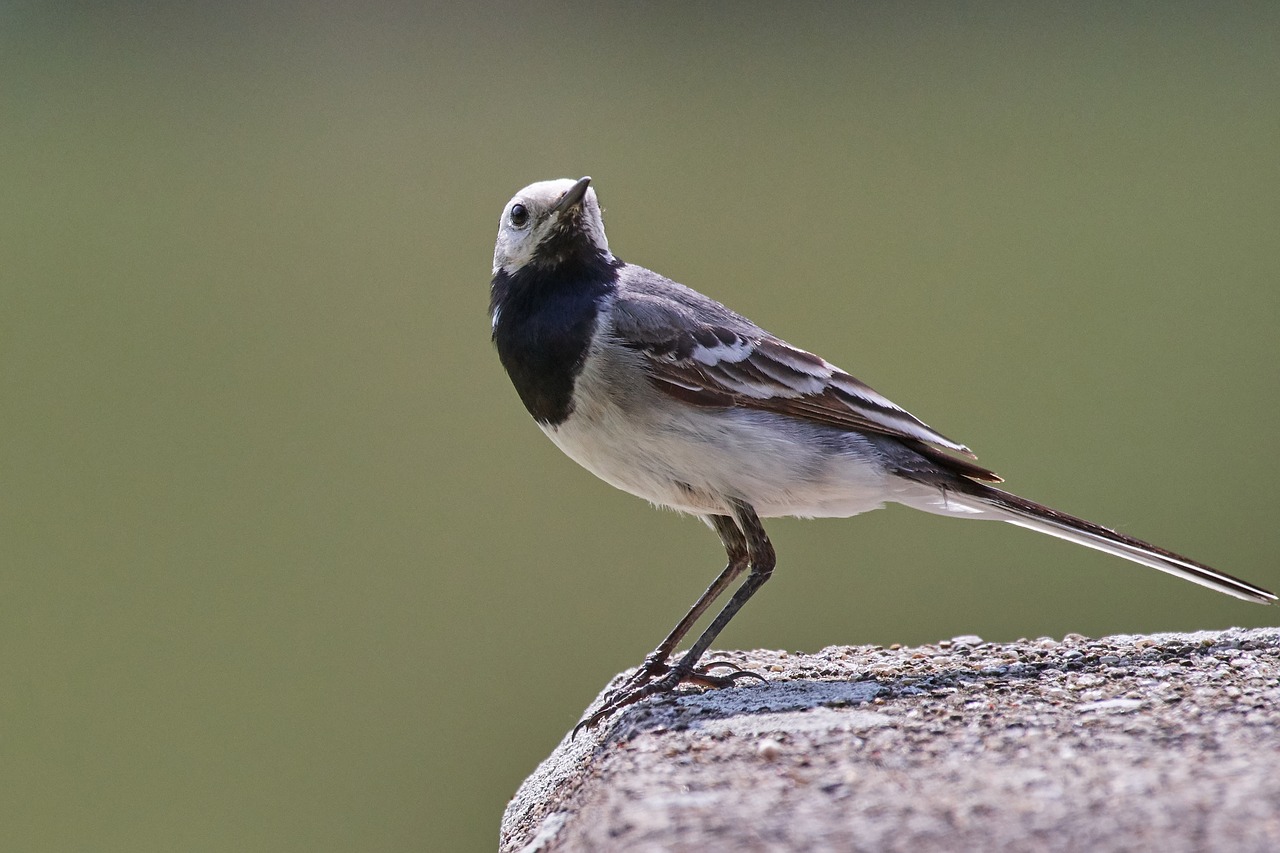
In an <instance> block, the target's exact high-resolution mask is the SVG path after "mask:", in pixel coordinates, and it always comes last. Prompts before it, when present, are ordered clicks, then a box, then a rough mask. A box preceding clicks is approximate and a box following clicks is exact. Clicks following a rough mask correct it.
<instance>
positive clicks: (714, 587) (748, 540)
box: [573, 501, 777, 735]
mask: <svg viewBox="0 0 1280 853" xmlns="http://www.w3.org/2000/svg"><path fill="white" fill-rule="evenodd" d="M732 509H733V517H732V518H729V517H728V516H723V515H716V516H712V517H711V520H712V524H713V526H714V527H715V529H716V532H717V533H718V534H719V535H720V540H721V541H722V542H723V543H724V546H725V551H726V552H727V553H728V555H729V564H728V565H727V566H725V569H724V571H723V572H721V573H720V576H719V577H718V578H716V580H715V582H714V583H712V584H711V586H710V587H708V588H707V591H706V592H705V593H703V594H702V597H701V598H699V599H698V601H697V602H696V603H695V604H694V606H693V607H692V608H691V609H690V610H689V612H688V613H687V614H685V617H684V618H683V619H681V620H680V622H679V624H677V625H676V627H675V628H674V629H672V631H671V633H670V634H669V635H667V638H666V639H665V640H663V641H662V643H660V644H659V645H658V648H656V649H654V650H653V652H652V653H651V654H649V655H648V656H647V657H645V662H644V664H643V665H642V666H641V667H640V669H639V670H638V671H637V672H636V673H635V674H634V675H633V676H632V677H631V678H629V679H627V681H626V683H624V684H623V685H622V686H621V687H619V688H618V689H617V690H614V691H612V692H610V693H609V695H608V696H606V697H605V701H604V704H603V705H601V707H600V709H599V710H597V711H596V712H595V713H594V714H592V715H590V716H589V717H585V718H583V720H582V721H581V722H579V723H578V725H576V726H574V728H573V734H574V735H577V733H578V732H579V731H580V730H581V729H583V728H590V727H592V726H594V725H595V724H596V723H598V722H600V721H601V720H603V719H604V718H605V717H608V716H609V715H610V714H612V713H614V712H615V711H618V710H620V709H622V708H625V707H626V706H628V705H632V704H635V703H636V702H639V701H640V700H641V699H644V698H645V697H647V696H652V695H654V694H655V693H669V692H671V691H672V690H674V689H675V688H676V687H677V686H679V684H680V683H681V682H683V681H688V682H692V683H694V684H700V685H702V686H704V687H728V686H730V685H732V684H734V683H736V682H737V680H738V679H739V678H747V677H750V678H759V679H760V680H761V681H764V678H762V677H761V676H759V675H757V674H755V673H753V672H746V671H743V670H738V669H734V670H733V671H732V672H730V673H727V674H725V675H713V674H712V673H711V670H712V669H715V668H717V667H726V666H727V667H730V668H733V665H732V664H729V663H727V662H724V661H717V662H714V663H712V664H709V665H708V666H706V667H702V668H700V669H695V667H696V666H697V663H698V660H699V659H700V658H701V657H702V655H703V654H704V653H706V651H707V648H708V647H710V645H711V644H712V643H713V642H715V639H716V637H717V636H719V634H720V632H721V631H723V630H724V627H725V626H726V625H728V624H729V620H731V619H733V617H734V615H735V614H737V612H738V611H739V610H741V609H742V605H744V604H746V603H747V600H748V599H749V598H751V596H752V595H754V594H755V593H756V590H758V589H759V588H760V587H761V586H763V585H764V582H765V581H767V580H768V579H769V575H771V574H772V573H773V567H774V565H775V564H776V562H777V558H776V556H775V554H774V551H773V545H772V543H770V542H769V536H768V535H767V534H766V533H765V532H764V526H763V525H761V524H760V518H759V517H758V516H757V515H756V513H755V510H753V509H752V508H751V507H750V506H749V505H748V504H746V503H744V502H742V501H734V502H733V503H732ZM748 565H750V566H751V572H750V574H748V575H747V579H746V580H745V581H744V582H743V584H742V586H740V587H738V589H737V591H736V592H734V594H733V597H732V598H730V599H729V603H728V604H726V605H725V606H724V609H723V610H721V611H720V613H719V614H717V615H716V618H715V619H714V620H713V621H712V622H711V624H710V625H708V626H707V628H706V630H704V631H703V632H702V635H701V636H700V637H698V639H697V641H696V642H695V643H694V644H693V646H692V647H690V649H689V650H688V651H687V652H685V653H684V655H683V656H682V657H681V658H680V661H679V663H677V664H676V665H675V666H674V667H672V666H668V664H667V660H668V658H670V656H671V653H672V652H673V651H674V650H675V647H676V645H677V644H678V643H679V642H680V639H681V638H682V637H683V636H684V635H685V634H686V633H688V631H689V629H690V628H691V627H693V624H694V622H696V621H697V620H698V617H699V616H701V615H702V614H703V612H704V611H706V609H707V608H708V607H709V606H710V605H711V602H713V601H715V599H716V598H717V597H718V596H719V595H720V593H721V592H723V591H724V588H725V587H726V586H728V585H729V584H730V583H732V582H733V580H734V578H736V577H737V576H738V575H739V574H741V572H742V570H743V569H744V568H745V567H746V566H748ZM658 676H662V677H661V678H658ZM655 678H657V680H654V679H655Z"/></svg>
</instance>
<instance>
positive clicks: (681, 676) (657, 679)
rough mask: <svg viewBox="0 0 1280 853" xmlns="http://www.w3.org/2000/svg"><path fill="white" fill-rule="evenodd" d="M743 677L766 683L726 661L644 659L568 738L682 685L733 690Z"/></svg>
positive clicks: (579, 723)
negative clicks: (692, 664)
mask: <svg viewBox="0 0 1280 853" xmlns="http://www.w3.org/2000/svg"><path fill="white" fill-rule="evenodd" d="M716 669H728V670H730V672H727V673H722V674H715V673H714V672H713V670H716ZM742 678H758V679H759V680H760V682H761V683H764V682H765V679H764V676H762V675H759V674H757V673H754V672H748V671H747V670H745V669H738V667H737V665H736V664H734V663H730V662H729V661H712V662H711V663H708V664H705V665H703V666H700V667H698V668H697V669H689V668H685V667H682V666H681V665H680V664H676V665H675V666H668V665H667V664H666V663H665V662H663V661H661V660H657V659H654V658H645V662H644V665H643V666H641V667H640V668H639V669H638V670H636V671H635V672H634V673H633V674H632V675H631V677H630V678H628V679H627V680H626V681H625V682H623V684H622V685H621V686H620V687H618V688H617V689H615V690H611V691H609V693H608V694H607V695H606V696H605V698H604V703H603V704H602V705H601V706H600V708H599V709H598V710H597V711H596V712H595V713H593V714H591V715H589V716H586V717H583V718H582V720H581V721H579V722H578V724H577V725H576V726H574V727H573V734H572V735H570V739H571V740H572V739H573V738H576V737H577V736H578V732H580V731H582V730H583V729H589V728H593V727H594V726H595V725H596V724H598V723H599V722H600V721H601V720H603V719H605V718H606V717H609V716H611V715H613V714H614V713H616V712H617V711H620V710H622V709H623V708H625V707H627V706H628V705H634V704H635V703H637V702H639V701H640V700H641V699H647V698H648V697H650V696H654V695H657V694H659V693H671V692H673V691H674V690H675V689H676V688H677V687H679V686H680V685H681V684H696V685H697V686H699V687H708V688H717V689H718V688H721V687H732V686H734V685H735V684H737V683H738V680H739V679H742Z"/></svg>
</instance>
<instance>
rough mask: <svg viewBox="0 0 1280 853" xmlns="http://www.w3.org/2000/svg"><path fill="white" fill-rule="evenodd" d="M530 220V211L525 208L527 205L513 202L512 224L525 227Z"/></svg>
mask: <svg viewBox="0 0 1280 853" xmlns="http://www.w3.org/2000/svg"><path fill="white" fill-rule="evenodd" d="M528 221H529V211H528V210H526V209H525V206H524V205H523V204H513V205H512V206H511V224H512V225H514V226H515V227H517V228H523V227H524V226H525V223H527V222H528Z"/></svg>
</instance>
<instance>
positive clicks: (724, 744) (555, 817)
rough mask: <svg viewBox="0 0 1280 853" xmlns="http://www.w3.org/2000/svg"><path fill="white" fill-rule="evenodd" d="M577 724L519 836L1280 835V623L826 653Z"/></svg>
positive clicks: (992, 845) (1063, 847) (1142, 838)
mask: <svg viewBox="0 0 1280 853" xmlns="http://www.w3.org/2000/svg"><path fill="white" fill-rule="evenodd" d="M708 659H729V660H733V661H735V662H736V663H738V664H739V665H741V666H743V667H744V668H746V669H751V670H755V671H757V672H761V673H762V674H764V675H765V676H767V677H768V678H769V680H770V681H769V683H768V684H765V685H755V684H754V683H748V684H746V685H745V686H741V687H737V688H733V689H729V690H718V691H709V692H703V693H696V692H691V693H687V694H682V695H679V696H673V697H667V698H662V699H658V700H649V701H647V702H644V703H641V704H640V705H639V706H636V707H633V708H629V709H627V710H626V711H624V712H623V713H621V714H619V715H616V716H615V717H613V718H612V719H610V720H608V721H606V722H605V723H604V724H602V725H601V726H600V727H599V728H597V729H595V730H592V731H587V732H583V733H582V734H580V735H579V736H578V738H577V740H576V741H569V740H568V739H567V738H566V739H565V740H564V741H562V742H561V744H560V745H559V746H558V747H557V748H556V750H555V752H553V753H552V755H551V756H550V757H548V758H547V760H546V761H544V762H543V764H542V765H541V766H540V767H538V769H537V770H536V771H535V772H534V773H533V774H532V775H531V776H530V777H529V779H528V780H526V782H525V783H524V785H523V786H522V787H521V789H520V791H519V792H518V793H517V794H516V796H515V798H514V799H513V800H512V801H511V804H510V805H509V806H508V808H507V813H506V815H505V817H504V819H503V824H502V830H501V849H502V850H503V851H504V853H505V851H597V850H609V851H614V850H618V851H628V850H636V851H681V850H698V851H719V850H816V851H824V850H831V851H857V850H867V851H871V850H876V851H883V850H911V851H933V850H939V851H942V850H945V851H967V850H974V851H977V850H982V851H1015V850H1016V851H1120V850H1126V851H1140V850H1158V851H1160V853H1181V851H1203V850H1222V851H1277V850H1280V629H1259V630H1250V631H1240V630H1233V631H1225V632H1204V633H1197V634H1160V635H1152V636H1119V637H1108V638H1105V639H1100V640H1091V639H1087V638H1085V637H1080V636H1077V635H1070V636H1068V637H1066V638H1064V639H1062V640H1052V639H1049V638H1042V639H1038V640H1031V641H1020V642H1016V643H985V642H983V641H982V640H980V639H979V638H977V637H957V638H955V639H953V640H948V641H943V642H940V643H937V644H936V645H929V646H921V647H919V648H893V649H882V648H874V647H852V648H850V647H831V648H827V649H823V650H822V651H820V652H818V653H816V654H812V655H790V654H787V653H785V652H774V651H755V652H745V653H738V652H735V653H712V654H710V655H709V656H708Z"/></svg>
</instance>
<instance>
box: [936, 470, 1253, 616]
mask: <svg viewBox="0 0 1280 853" xmlns="http://www.w3.org/2000/svg"><path fill="white" fill-rule="evenodd" d="M957 492H959V494H957ZM957 502H959V504H960V506H955V504H956V503H957ZM946 505H950V506H949V507H948V506H946ZM921 508H922V509H923V508H926V507H921ZM927 509H929V510H930V511H932V512H944V513H952V512H955V511H956V510H957V509H958V510H959V511H960V514H968V515H970V516H971V517H972V516H973V515H977V516H980V517H986V518H996V519H999V520H1001V521H1007V522H1009V523H1010V524H1016V525H1018V526H1019V527H1025V528H1027V529H1029V530H1038V531H1039V532H1041V533H1047V534H1049V535H1050V536H1057V537H1058V538H1060V539H1066V540H1067V541H1068V542H1075V543H1077V544H1079V545H1084V546H1085V547H1088V548H1095V549H1097V550H1099V551H1104V552H1106V553H1108V554H1112V555H1114V556H1116V557H1123V558H1124V559H1126V560H1132V561H1133V562H1135V563H1141V564H1142V565H1144V566H1150V567H1151V568H1153V569H1159V570H1160V571H1162V572H1168V573H1169V574H1171V575H1176V576H1177V577H1180V578H1183V579H1184V580H1189V581H1191V582H1192V583H1198V584H1200V585H1201V586H1207V587H1209V589H1216V590H1217V591H1218V592H1225V593H1226V594H1227V595H1233V596H1235V597H1236V598H1242V599H1244V600H1245V601H1256V602H1258V603H1259V604H1271V603H1272V602H1273V601H1275V600H1276V596H1275V594H1274V593H1271V592H1268V591H1267V590H1265V589H1263V588H1262V587H1260V586H1254V585H1253V584H1251V583H1249V582H1248V581H1242V580H1240V579H1239V578H1234V577H1232V576H1231V575H1229V574H1226V573H1225V572H1220V571H1218V570H1217V569H1215V568H1212V567H1211V566H1206V565H1205V564H1204V563H1197V562H1196V561H1195V560H1191V559H1188V558H1186V557H1184V556H1182V555H1181V554H1175V553H1174V552H1172V551H1166V550H1165V549H1164V548H1161V547H1159V546H1156V545H1152V544H1151V543H1150V542H1143V541H1142V540H1141V539H1135V538H1133V537H1132V536H1126V535H1125V534H1123V533H1117V532H1116V531H1114V530H1111V529H1109V528H1106V527H1103V526H1102V525H1100V524H1094V523H1093V522H1092V521H1085V520H1084V519H1083V518H1076V517H1075V516H1074V515H1068V514H1067V513H1065V512H1059V511H1058V510H1056V509H1052V508H1050V507H1047V506H1044V505H1043V504H1038V503H1036V502H1035V501H1029V500H1027V499H1026V498H1020V497H1018V496H1017V495H1013V494H1010V493H1008V492H1005V491H1002V490H1000V489H997V488H994V487H992V486H988V485H987V484H985V483H977V482H974V481H973V480H966V481H964V485H963V486H962V487H961V488H959V489H956V490H954V491H953V490H950V489H949V490H947V491H946V492H945V493H944V496H943V498H942V502H941V504H939V503H934V504H933V505H932V506H929V507H927Z"/></svg>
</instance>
